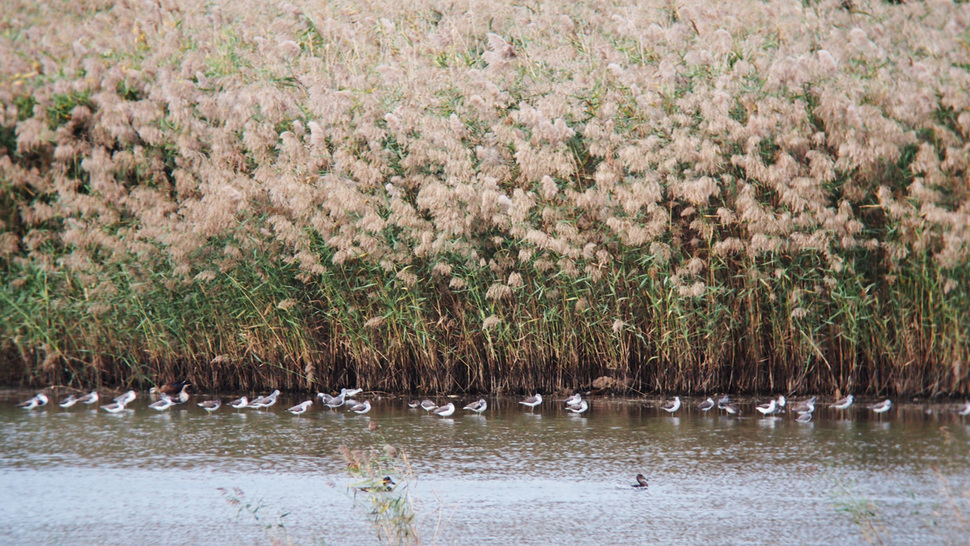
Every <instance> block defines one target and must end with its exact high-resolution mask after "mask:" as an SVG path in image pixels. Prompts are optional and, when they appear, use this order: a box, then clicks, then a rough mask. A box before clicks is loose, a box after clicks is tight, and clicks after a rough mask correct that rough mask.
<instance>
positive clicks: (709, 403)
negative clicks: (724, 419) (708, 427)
mask: <svg viewBox="0 0 970 546" xmlns="http://www.w3.org/2000/svg"><path fill="white" fill-rule="evenodd" d="M713 407H714V399H713V398H710V397H708V399H707V400H704V401H703V402H701V403H700V404H697V409H699V410H701V411H711V408H713Z"/></svg>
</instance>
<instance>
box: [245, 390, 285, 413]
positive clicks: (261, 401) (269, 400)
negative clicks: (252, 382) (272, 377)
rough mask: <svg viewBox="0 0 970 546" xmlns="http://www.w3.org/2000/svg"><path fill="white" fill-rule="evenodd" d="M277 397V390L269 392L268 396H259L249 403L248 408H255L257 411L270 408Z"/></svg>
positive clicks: (278, 393)
mask: <svg viewBox="0 0 970 546" xmlns="http://www.w3.org/2000/svg"><path fill="white" fill-rule="evenodd" d="M279 395H280V391H279V389H276V390H274V391H273V392H271V393H270V394H267V395H266V396H260V397H259V398H257V399H255V400H253V401H251V402H250V403H249V407H251V408H255V409H258V410H259V409H263V408H268V407H270V406H272V405H273V404H275V403H276V398H277V397H278V396H279Z"/></svg>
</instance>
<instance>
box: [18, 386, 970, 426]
mask: <svg viewBox="0 0 970 546" xmlns="http://www.w3.org/2000/svg"><path fill="white" fill-rule="evenodd" d="M191 387H192V385H191V384H190V383H188V382H186V381H178V382H174V383H166V384H164V385H162V386H160V387H152V389H151V390H150V391H149V395H150V396H151V398H152V400H153V401H152V403H151V404H149V405H148V407H149V408H151V409H153V410H157V411H165V410H167V409H169V408H171V407H172V406H176V405H179V404H185V403H186V402H188V401H189V398H190V396H191V395H190V394H189V392H188V389H189V388H191ZM361 392H363V389H347V388H344V389H341V390H340V393H339V394H337V395H336V396H331V395H329V394H327V393H323V392H321V393H317V398H319V399H320V401H321V402H322V403H323V405H324V406H326V407H327V408H329V409H331V410H336V409H337V408H341V407H345V408H347V409H348V410H350V411H352V412H354V413H359V414H364V413H367V412H369V411H370V410H371V404H370V401H368V400H364V401H363V402H359V401H357V400H354V399H353V398H352V397H353V396H356V395H357V394H360V393H361ZM279 395H280V391H279V390H274V391H273V392H272V393H270V394H267V395H265V396H259V397H257V398H254V399H252V400H250V399H249V398H247V397H246V396H241V397H239V398H237V399H235V400H233V401H232V402H230V403H229V405H230V406H232V407H233V408H236V409H243V408H250V409H256V410H260V409H266V408H269V407H271V406H273V405H274V404H276V399H277V397H278V396H279ZM135 398H137V394H136V393H135V391H133V390H132V391H128V392H125V393H124V394H121V395H120V396H118V397H116V398H114V400H113V401H112V402H111V403H110V404H105V405H102V406H101V409H103V410H105V411H107V412H109V413H119V412H121V411H123V410H125V409H126V407H127V406H128V404H130V403H131V402H132V401H134V400H135ZM100 400H101V397H100V396H99V395H98V391H96V390H95V391H91V392H90V393H89V394H86V395H84V396H80V397H78V396H75V395H73V394H72V395H70V396H67V397H66V398H64V399H62V400H61V401H60V402H59V403H58V405H59V406H60V407H62V408H69V407H71V406H74V405H75V404H89V405H90V404H96V403H98V402H99V401H100ZM817 400H818V397H817V396H813V397H811V398H808V399H806V400H801V401H799V402H797V403H794V404H791V405H788V401H787V400H786V399H785V397H784V395H779V396H778V398H775V399H772V400H771V401H769V402H767V403H765V404H759V405H757V406H755V410H757V411H758V412H759V413H761V414H762V415H764V416H766V417H767V416H769V415H776V414H784V413H785V412H786V411H788V412H790V413H793V414H795V415H797V417H796V418H795V420H796V421H798V422H801V423H807V422H809V421H811V420H812V414H813V413H814V412H815V403H816V401H817ZM49 401H50V398H49V397H48V396H47V395H46V394H44V393H42V392H41V393H37V395H36V396H34V397H33V398H31V399H29V400H25V401H23V402H21V403H20V404H17V405H18V406H19V407H22V408H25V409H27V410H34V409H37V408H40V407H43V406H46V405H47V404H48V402H49ZM854 401H855V398H854V397H853V396H852V395H851V394H850V395H848V396H846V397H844V398H841V399H839V400H836V401H835V402H833V403H832V404H829V407H830V408H834V409H837V410H840V411H844V410H846V409H848V408H849V406H851V405H852V403H853V402H854ZM313 402H314V401H313V400H312V399H311V400H306V401H305V402H301V403H299V404H297V405H295V406H293V407H291V408H288V409H287V410H286V411H288V412H290V413H292V414H294V415H301V414H303V413H306V411H307V410H308V409H310V406H312V405H313ZM565 403H566V409H567V410H568V411H570V412H572V413H577V414H578V413H585V412H586V411H587V410H589V402H588V401H586V400H584V399H583V396H582V394H580V393H576V394H573V395H572V396H570V397H569V398H566V400H565ZM519 404H522V405H524V406H528V407H529V410H530V411H533V412H534V411H535V408H536V407H537V406H539V405H541V404H542V395H541V394H535V395H533V396H530V397H528V398H526V399H524V400H520V401H519ZM198 406H199V407H201V408H202V409H204V410H206V411H208V412H213V411H216V410H218V409H219V408H220V407H222V400H221V399H220V398H213V399H209V400H203V401H201V402H199V403H198ZM892 406H893V403H892V400H889V399H886V400H883V401H882V402H879V403H878V404H872V405H870V406H867V407H868V409H870V410H872V411H873V412H874V413H876V414H880V413H885V412H887V411H889V410H890V409H891V408H892ZM408 407H411V408H421V409H423V410H425V411H427V412H429V413H433V414H434V415H438V416H440V417H450V416H452V415H454V413H455V410H456V408H455V404H454V403H452V402H449V403H447V404H445V405H443V406H439V405H438V404H436V403H434V402H433V401H431V400H428V399H425V400H421V401H418V400H412V401H410V402H408ZM681 407H682V402H681V400H680V397H679V396H675V397H674V398H673V400H669V401H667V402H666V403H664V404H663V405H662V406H661V409H663V410H664V411H666V412H667V413H676V412H677V411H679V410H680V409H681ZM697 408H698V409H699V410H701V411H704V412H707V411H710V410H712V409H714V408H717V409H718V410H721V411H724V412H726V413H728V414H729V415H739V414H740V411H739V409H738V406H737V405H736V404H734V403H732V402H731V400H730V398H729V397H728V396H724V397H722V398H720V399H719V400H718V401H717V402H715V401H714V399H713V398H708V399H706V400H704V401H703V402H701V403H700V404H698V406H697ZM786 408H788V409H787V410H786ZM463 409H464V410H466V411H471V412H475V413H479V414H480V413H483V412H484V411H485V410H486V409H488V402H487V401H486V400H485V399H484V398H481V399H479V400H478V401H476V402H472V403H471V404H468V405H467V406H465V407H464V408H463ZM954 411H955V412H956V413H958V414H959V415H961V416H967V415H970V401H966V402H964V404H963V405H961V406H958V407H956V408H954Z"/></svg>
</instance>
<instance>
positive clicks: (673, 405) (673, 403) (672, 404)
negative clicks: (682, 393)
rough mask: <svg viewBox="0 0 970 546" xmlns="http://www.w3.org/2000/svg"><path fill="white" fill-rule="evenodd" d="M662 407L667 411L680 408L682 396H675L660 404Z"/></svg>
mask: <svg viewBox="0 0 970 546" xmlns="http://www.w3.org/2000/svg"><path fill="white" fill-rule="evenodd" d="M660 409H662V410H664V411H666V412H667V413H673V412H675V411H677V410H679V409H680V397H679V396H675V397H674V399H673V400H668V401H667V403H666V404H664V405H663V406H660Z"/></svg>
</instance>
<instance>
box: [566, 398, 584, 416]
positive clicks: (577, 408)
mask: <svg viewBox="0 0 970 546" xmlns="http://www.w3.org/2000/svg"><path fill="white" fill-rule="evenodd" d="M566 409H567V410H569V411H571V412H573V413H583V412H585V411H586V410H588V409H589V403H587V402H586V401H585V400H580V401H579V403H578V404H570V405H568V406H566Z"/></svg>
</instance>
